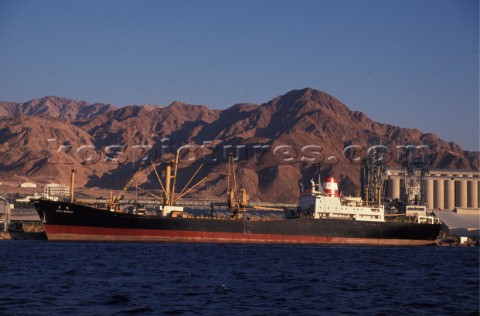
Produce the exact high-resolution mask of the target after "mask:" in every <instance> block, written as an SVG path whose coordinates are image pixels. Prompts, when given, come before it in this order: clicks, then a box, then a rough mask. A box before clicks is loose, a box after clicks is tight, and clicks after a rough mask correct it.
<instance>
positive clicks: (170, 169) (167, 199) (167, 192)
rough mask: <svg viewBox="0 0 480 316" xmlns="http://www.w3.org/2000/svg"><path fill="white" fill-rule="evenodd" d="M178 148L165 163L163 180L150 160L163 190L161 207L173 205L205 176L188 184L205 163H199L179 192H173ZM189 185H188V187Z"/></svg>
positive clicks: (177, 163) (201, 181) (175, 180)
mask: <svg viewBox="0 0 480 316" xmlns="http://www.w3.org/2000/svg"><path fill="white" fill-rule="evenodd" d="M179 155H180V152H179V150H177V151H176V153H175V156H174V157H173V158H172V159H170V161H169V162H167V163H166V164H165V182H163V181H162V179H161V178H160V175H159V174H158V172H157V169H156V168H155V164H154V163H153V161H152V162H151V164H152V167H153V170H154V172H155V175H156V176H157V180H158V183H159V184H160V187H161V189H162V191H163V207H171V206H173V205H175V203H176V202H177V201H178V200H179V199H181V198H182V197H184V196H185V195H186V194H188V193H189V192H191V191H192V190H193V189H195V188H196V187H198V186H199V185H200V184H201V183H203V182H204V181H205V180H206V179H207V177H204V178H202V179H200V180H199V181H198V182H197V183H195V184H194V185H192V186H190V184H191V183H192V181H193V180H194V179H195V177H196V176H197V174H198V173H199V172H200V170H201V169H202V168H203V166H204V164H205V163H202V164H200V166H199V167H198V168H197V170H196V171H195V172H194V174H193V175H192V177H190V179H189V180H188V182H187V184H186V185H185V186H184V187H183V188H182V190H181V191H180V192H179V193H175V188H176V185H177V173H178V165H179ZM189 186H190V187H189Z"/></svg>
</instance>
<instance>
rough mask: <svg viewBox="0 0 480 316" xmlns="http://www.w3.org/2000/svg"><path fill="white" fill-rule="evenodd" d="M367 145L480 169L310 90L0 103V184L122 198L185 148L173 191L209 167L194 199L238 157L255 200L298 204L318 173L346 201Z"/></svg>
mask: <svg viewBox="0 0 480 316" xmlns="http://www.w3.org/2000/svg"><path fill="white" fill-rule="evenodd" d="M372 145H381V146H383V147H382V150H383V151H384V152H385V158H386V159H388V165H389V166H390V167H398V166H399V165H400V164H401V162H402V161H403V157H404V156H405V153H406V151H405V146H420V147H418V148H417V151H419V152H420V151H423V152H425V151H428V153H429V154H432V156H433V157H434V159H433V161H432V167H433V168H452V169H478V168H479V158H480V154H479V153H478V152H469V151H464V150H462V149H461V148H460V147H459V146H458V145H456V144H454V143H447V142H445V141H443V140H441V139H439V138H438V137H437V136H436V135H434V134H431V133H427V134H425V133H422V132H421V131H419V130H417V129H406V128H401V127H398V126H392V125H388V124H382V123H378V122H374V121H372V120H371V119H369V118H368V117H367V116H365V115H364V114H363V113H361V112H355V111H351V110H350V109H349V108H348V107H347V106H346V105H344V104H342V103H341V102H340V101H338V100H337V99H335V98H334V97H332V96H330V95H328V94H326V93H323V92H320V91H317V90H314V89H311V88H306V89H302V90H294V91H290V92H288V93H286V94H285V95H281V96H279V97H277V98H275V99H273V100H271V101H269V102H267V103H264V104H261V105H257V104H236V105H234V106H232V107H230V108H228V109H225V110H212V109H209V108H208V107H206V106H203V105H189V104H185V103H182V102H178V101H176V102H173V103H172V104H170V105H169V106H167V107H163V106H127V107H122V108H117V107H115V106H112V105H105V104H98V103H96V104H89V103H87V102H84V101H80V102H77V101H74V100H68V99H63V98H56V97H45V98H42V99H38V100H31V101H29V102H25V103H11V102H0V179H5V178H12V177H13V178H15V177H21V178H22V179H23V178H24V177H26V178H28V179H30V180H32V181H38V182H41V183H46V182H52V181H54V182H63V183H66V184H68V179H69V173H70V169H71V167H75V169H76V170H77V172H78V175H77V177H76V179H77V183H78V185H80V186H83V187H85V188H104V189H114V190H119V189H121V188H122V187H123V185H124V184H125V183H126V182H127V181H128V180H129V179H130V178H131V176H132V174H133V172H134V170H136V169H137V168H138V167H139V166H140V163H141V162H144V163H145V165H147V166H148V165H149V164H150V161H154V162H155V164H157V165H158V166H160V164H161V162H162V161H166V160H168V159H170V157H171V152H172V151H175V150H176V149H178V148H181V159H180V163H181V170H180V172H179V179H178V185H179V187H182V186H183V185H185V184H186V183H187V182H188V180H189V178H190V175H191V174H193V173H194V172H195V170H196V169H197V166H198V165H199V162H205V166H204V167H203V168H202V169H201V170H200V172H199V174H198V177H204V176H206V177H207V181H205V185H203V186H199V187H198V189H197V190H196V194H200V195H213V196H221V195H224V194H225V192H226V170H227V167H226V162H227V159H228V154H229V152H230V151H231V148H234V149H235V150H234V154H235V156H236V157H237V158H238V160H237V180H238V182H239V187H243V188H245V189H246V190H247V192H248V193H249V195H250V196H251V197H252V199H254V200H260V201H277V202H295V201H296V200H297V197H298V193H297V192H298V181H299V180H302V181H304V182H305V183H306V182H307V181H308V180H309V179H310V178H311V177H312V176H313V175H314V174H315V172H316V169H317V168H318V167H320V170H321V172H322V174H323V175H327V174H330V175H334V176H336V177H338V178H339V179H340V186H341V189H342V191H343V192H344V193H346V194H354V193H356V192H358V191H359V190H358V189H359V182H358V178H359V177H358V174H359V164H358V162H359V159H358V158H359V157H364V156H365V155H366V153H367V152H369V148H371V146H372ZM182 146H183V147H182ZM137 181H138V182H139V184H140V186H141V187H142V188H145V189H153V188H157V189H158V187H159V186H158V181H157V178H156V176H155V174H154V173H153V172H151V169H149V168H145V169H144V170H142V171H141V172H140V176H139V177H138V178H137Z"/></svg>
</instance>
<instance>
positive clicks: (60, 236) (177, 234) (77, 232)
mask: <svg viewBox="0 0 480 316" xmlns="http://www.w3.org/2000/svg"><path fill="white" fill-rule="evenodd" d="M45 231H46V232H47V237H48V240H57V241H60V240H64V241H160V242H217V243H265V244H274V243H277V244H349V245H390V246H425V245H433V244H435V241H434V240H414V239H378V238H347V237H328V236H294V235H274V234H242V233H222V232H199V231H179V230H152V229H125V228H122V229H118V228H99V227H84V226H61V225H45Z"/></svg>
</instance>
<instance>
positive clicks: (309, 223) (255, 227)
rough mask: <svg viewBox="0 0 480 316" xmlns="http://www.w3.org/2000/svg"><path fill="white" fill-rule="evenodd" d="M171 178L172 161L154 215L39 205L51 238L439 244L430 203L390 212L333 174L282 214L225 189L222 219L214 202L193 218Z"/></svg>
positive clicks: (68, 204) (43, 202)
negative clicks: (350, 192) (261, 212)
mask: <svg viewBox="0 0 480 316" xmlns="http://www.w3.org/2000/svg"><path fill="white" fill-rule="evenodd" d="M173 165H175V164H174V163H173ZM230 170H231V169H229V173H230ZM174 174H176V168H175V171H174ZM233 174H234V170H233ZM72 175H73V173H72ZM157 175H158V174H157ZM170 175H171V168H170V165H167V171H166V179H165V185H162V188H164V189H165V190H164V200H163V201H164V203H163V205H161V206H160V207H159V208H158V209H157V210H156V212H155V214H153V215H149V214H147V213H144V212H142V213H138V212H137V213H135V212H126V211H124V210H120V209H118V207H116V206H115V205H116V204H115V203H114V202H116V200H118V199H117V198H112V199H111V201H112V203H110V205H109V206H107V207H96V206H92V205H86V204H81V203H78V202H75V201H74V199H73V192H72V193H71V200H70V201H50V200H42V199H39V200H34V201H33V202H34V205H35V208H36V210H37V212H38V214H39V216H40V218H41V219H42V220H43V223H44V227H45V232H46V234H47V238H48V239H49V240H71V241H159V242H218V243H286V244H354V245H398V246H401V245H406V246H414V245H433V244H435V241H436V238H437V236H438V234H439V232H440V228H441V223H440V221H439V219H438V218H436V217H434V216H430V215H428V214H427V213H426V209H425V206H423V207H421V206H418V205H417V206H415V207H412V208H410V211H409V212H406V213H405V214H401V215H398V214H387V213H386V211H385V208H384V206H383V205H381V204H380V203H378V204H376V205H369V203H368V201H363V200H362V199H361V198H359V197H344V196H341V195H340V194H339V191H338V183H337V180H336V179H335V178H333V177H327V178H325V181H324V182H323V184H322V183H321V182H320V181H318V183H315V182H314V181H313V180H311V187H310V189H308V190H303V191H301V192H300V199H299V203H298V207H297V208H293V209H285V210H284V215H283V216H282V217H277V218H256V217H252V216H249V212H248V207H247V205H246V202H247V201H246V198H243V199H240V200H238V201H235V194H234V193H235V191H236V185H234V186H233V187H232V188H228V190H227V193H228V194H227V195H228V203H226V206H227V209H228V210H229V211H231V214H230V216H217V215H216V212H215V211H214V206H213V204H212V206H211V211H210V214H208V215H202V216H193V215H189V214H188V213H187V212H185V209H184V207H182V206H178V205H174V203H173V202H174V201H175V198H174V193H173V192H174V189H173V188H171V186H170V184H171V183H175V181H173V182H172V177H170ZM72 179H73V176H72ZM159 181H160V179H159ZM160 183H161V184H162V182H160ZM229 183H230V182H229ZM233 183H234V181H233ZM71 188H72V190H73V180H72V186H71ZM407 209H408V208H407ZM390 215H394V216H390Z"/></svg>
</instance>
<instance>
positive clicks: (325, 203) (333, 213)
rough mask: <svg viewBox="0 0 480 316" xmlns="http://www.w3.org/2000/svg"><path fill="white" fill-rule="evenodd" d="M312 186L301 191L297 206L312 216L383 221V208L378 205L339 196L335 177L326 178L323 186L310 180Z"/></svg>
mask: <svg viewBox="0 0 480 316" xmlns="http://www.w3.org/2000/svg"><path fill="white" fill-rule="evenodd" d="M311 183H312V188H311V190H307V191H304V192H302V193H301V196H300V203H299V207H300V210H301V211H302V212H305V213H310V214H313V217H314V218H336V219H350V220H358V221H376V222H384V221H385V218H384V214H385V209H384V207H383V205H380V206H365V205H364V203H363V201H362V199H361V198H358V197H345V198H340V195H339V194H338V183H337V180H336V179H335V178H326V179H325V182H324V183H323V186H322V185H320V184H318V190H317V189H316V186H317V185H316V184H315V182H313V180H312V181H311Z"/></svg>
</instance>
